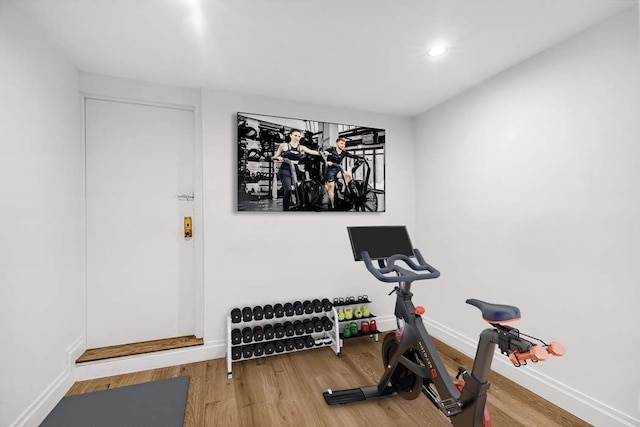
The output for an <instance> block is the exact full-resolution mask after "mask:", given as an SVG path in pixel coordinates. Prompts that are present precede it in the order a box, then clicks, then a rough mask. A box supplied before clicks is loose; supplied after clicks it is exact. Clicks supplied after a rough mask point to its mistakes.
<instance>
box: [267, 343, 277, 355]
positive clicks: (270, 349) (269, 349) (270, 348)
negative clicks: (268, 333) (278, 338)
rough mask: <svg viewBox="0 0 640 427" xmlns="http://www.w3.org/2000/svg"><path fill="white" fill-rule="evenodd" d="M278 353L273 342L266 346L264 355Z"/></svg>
mask: <svg viewBox="0 0 640 427" xmlns="http://www.w3.org/2000/svg"><path fill="white" fill-rule="evenodd" d="M275 352H276V345H275V344H274V343H273V342H268V343H266V344H265V345H264V354H266V355H269V354H273V353H275Z"/></svg>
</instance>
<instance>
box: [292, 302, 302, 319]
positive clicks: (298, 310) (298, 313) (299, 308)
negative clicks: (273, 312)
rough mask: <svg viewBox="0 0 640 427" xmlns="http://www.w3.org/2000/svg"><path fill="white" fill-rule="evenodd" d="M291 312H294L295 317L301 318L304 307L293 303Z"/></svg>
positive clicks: (299, 303)
mask: <svg viewBox="0 0 640 427" xmlns="http://www.w3.org/2000/svg"><path fill="white" fill-rule="evenodd" d="M293 311H295V313H296V316H302V315H303V314H304V306H303V305H302V303H301V302H300V301H296V302H294V303H293Z"/></svg>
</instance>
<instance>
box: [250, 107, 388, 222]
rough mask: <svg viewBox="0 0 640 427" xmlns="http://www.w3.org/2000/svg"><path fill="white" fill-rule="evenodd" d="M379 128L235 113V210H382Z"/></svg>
mask: <svg viewBox="0 0 640 427" xmlns="http://www.w3.org/2000/svg"><path fill="white" fill-rule="evenodd" d="M384 147H385V132H384V129H376V128H370V127H364V126H356V125H345V124H337V123H326V122H318V121H313V120H302V119H291V118H285V117H273V116H265V115H258V114H249V113H238V211H260V212H264V211H268V212H283V211H313V212H327V211H334V212H384V200H385V199H384V195H385V192H384V178H385V177H384Z"/></svg>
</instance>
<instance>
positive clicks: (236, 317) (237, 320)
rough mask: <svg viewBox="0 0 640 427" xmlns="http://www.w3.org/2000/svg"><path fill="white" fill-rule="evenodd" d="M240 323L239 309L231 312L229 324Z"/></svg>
mask: <svg viewBox="0 0 640 427" xmlns="http://www.w3.org/2000/svg"><path fill="white" fill-rule="evenodd" d="M241 321H242V312H241V311H240V309H239V308H234V309H233V310H231V323H240V322H241Z"/></svg>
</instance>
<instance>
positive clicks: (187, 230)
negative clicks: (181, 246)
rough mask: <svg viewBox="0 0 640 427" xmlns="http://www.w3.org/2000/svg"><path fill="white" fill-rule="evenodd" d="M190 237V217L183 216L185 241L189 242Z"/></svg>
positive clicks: (191, 234)
mask: <svg viewBox="0 0 640 427" xmlns="http://www.w3.org/2000/svg"><path fill="white" fill-rule="evenodd" d="M192 236H193V233H192V230H191V217H190V216H185V217H184V238H185V239H186V240H189V239H191V237H192Z"/></svg>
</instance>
